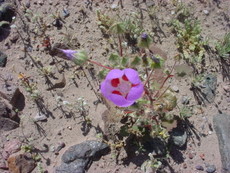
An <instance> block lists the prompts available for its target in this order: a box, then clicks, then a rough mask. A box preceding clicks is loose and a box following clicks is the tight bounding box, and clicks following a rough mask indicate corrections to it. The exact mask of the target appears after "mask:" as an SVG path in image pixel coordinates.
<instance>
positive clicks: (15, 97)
mask: <svg viewBox="0 0 230 173" xmlns="http://www.w3.org/2000/svg"><path fill="white" fill-rule="evenodd" d="M1 76H2V80H0V87H1V90H0V97H2V98H4V99H6V100H8V101H9V102H10V104H11V105H12V106H13V107H14V108H16V109H18V110H20V111H21V110H22V109H23V108H24V107H25V97H24V95H23V94H22V93H21V91H20V90H19V88H18V86H17V85H16V80H15V79H13V77H12V76H11V75H10V72H9V71H7V70H5V69H4V71H2V72H1Z"/></svg>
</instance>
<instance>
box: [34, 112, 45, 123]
mask: <svg viewBox="0 0 230 173" xmlns="http://www.w3.org/2000/svg"><path fill="white" fill-rule="evenodd" d="M44 120H47V116H46V115H45V114H43V113H41V112H39V113H37V115H36V116H35V117H34V121H35V122H37V121H44Z"/></svg>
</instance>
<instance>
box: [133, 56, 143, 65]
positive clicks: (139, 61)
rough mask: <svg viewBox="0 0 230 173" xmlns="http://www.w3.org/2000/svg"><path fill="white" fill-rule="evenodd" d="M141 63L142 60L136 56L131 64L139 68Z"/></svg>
mask: <svg viewBox="0 0 230 173" xmlns="http://www.w3.org/2000/svg"><path fill="white" fill-rule="evenodd" d="M140 63H141V58H140V57H138V56H135V58H134V60H133V61H132V62H131V66H137V65H140Z"/></svg>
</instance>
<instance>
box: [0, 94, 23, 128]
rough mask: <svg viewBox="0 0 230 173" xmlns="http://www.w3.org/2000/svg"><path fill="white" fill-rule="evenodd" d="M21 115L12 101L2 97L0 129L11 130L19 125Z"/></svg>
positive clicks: (0, 100)
mask: <svg viewBox="0 0 230 173" xmlns="http://www.w3.org/2000/svg"><path fill="white" fill-rule="evenodd" d="M18 122H19V117H18V116H17V114H16V113H15V112H14V111H13V110H12V106H11V105H10V103H9V102H8V101H7V100H5V99H3V98H1V97H0V131H1V130H3V131H9V130H13V129H15V128H17V127H19V123H18Z"/></svg>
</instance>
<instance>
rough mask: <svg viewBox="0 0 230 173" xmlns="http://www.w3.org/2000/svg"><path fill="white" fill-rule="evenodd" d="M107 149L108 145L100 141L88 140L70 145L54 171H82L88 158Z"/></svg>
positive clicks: (86, 164)
mask: <svg viewBox="0 0 230 173" xmlns="http://www.w3.org/2000/svg"><path fill="white" fill-rule="evenodd" d="M108 151H109V146H108V145H107V144H105V143H102V142H100V141H95V140H90V141H85V142H82V143H80V144H77V145H74V146H71V147H70V148H69V149H68V150H67V151H66V152H65V153H64V154H63V155H62V158H61V159H62V163H61V165H60V166H59V167H58V168H56V173H84V172H85V169H87V166H88V163H89V162H90V160H92V159H95V158H98V157H100V156H102V155H104V154H106V153H107V152H108Z"/></svg>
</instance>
